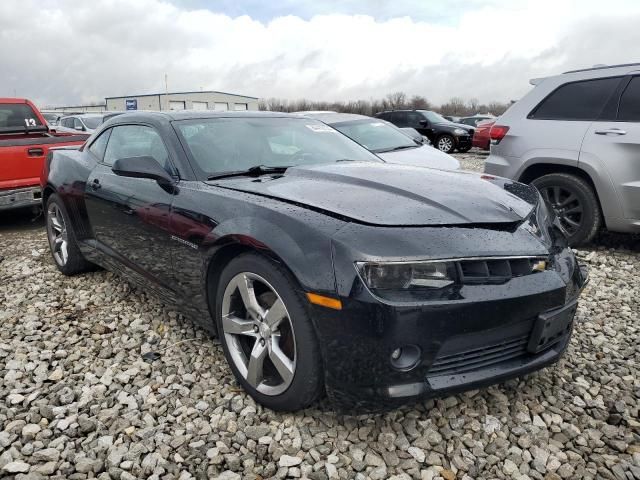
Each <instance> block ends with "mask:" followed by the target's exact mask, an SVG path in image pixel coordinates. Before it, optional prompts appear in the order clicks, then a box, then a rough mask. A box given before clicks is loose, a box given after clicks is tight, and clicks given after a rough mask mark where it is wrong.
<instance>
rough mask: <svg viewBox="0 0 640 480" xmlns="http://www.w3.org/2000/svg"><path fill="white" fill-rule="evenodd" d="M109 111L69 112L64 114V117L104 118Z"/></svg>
mask: <svg viewBox="0 0 640 480" xmlns="http://www.w3.org/2000/svg"><path fill="white" fill-rule="evenodd" d="M108 113H109V112H102V113H67V114H65V115H64V117H78V118H102V117H104V116H105V115H107V114H108ZM64 117H63V118H64Z"/></svg>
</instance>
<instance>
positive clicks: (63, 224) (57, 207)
mask: <svg viewBox="0 0 640 480" xmlns="http://www.w3.org/2000/svg"><path fill="white" fill-rule="evenodd" d="M45 221H46V225H47V239H48V240H49V248H50V250H51V256H52V257H53V261H54V262H55V264H56V267H58V270H60V272H62V273H63V274H65V275H67V276H71V275H75V274H77V273H82V272H87V271H89V270H91V269H92V268H93V264H92V263H91V262H88V261H87V260H86V259H85V258H84V256H83V255H82V252H81V251H80V248H79V247H78V241H77V240H76V235H75V231H74V229H73V225H72V223H71V218H70V217H69V214H68V213H67V209H66V208H65V206H64V203H63V202H62V199H61V198H60V197H59V196H58V194H56V193H53V194H51V196H49V198H48V199H47V205H46V207H45Z"/></svg>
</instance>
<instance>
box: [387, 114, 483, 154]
mask: <svg viewBox="0 0 640 480" xmlns="http://www.w3.org/2000/svg"><path fill="white" fill-rule="evenodd" d="M375 116H376V118H381V119H383V120H386V121H388V122H391V123H393V124H394V125H395V126H396V127H401V128H402V127H410V128H415V129H416V130H417V131H418V132H420V133H421V134H422V135H424V136H425V137H427V138H428V139H429V141H430V142H431V143H432V144H433V146H434V147H436V148H437V149H438V150H440V151H442V152H444V153H452V152H453V151H454V150H456V149H457V150H458V151H459V152H468V151H469V150H470V149H471V139H472V138H473V128H471V127H468V126H466V125H458V124H455V123H451V122H450V121H449V120H447V119H445V118H444V117H442V116H441V115H440V114H438V113H436V112H432V111H429V110H390V111H386V112H379V113H376V115H375Z"/></svg>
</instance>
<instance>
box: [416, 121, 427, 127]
mask: <svg viewBox="0 0 640 480" xmlns="http://www.w3.org/2000/svg"><path fill="white" fill-rule="evenodd" d="M418 123H419V124H420V126H421V127H428V126H429V121H428V120H420V121H419V122H418Z"/></svg>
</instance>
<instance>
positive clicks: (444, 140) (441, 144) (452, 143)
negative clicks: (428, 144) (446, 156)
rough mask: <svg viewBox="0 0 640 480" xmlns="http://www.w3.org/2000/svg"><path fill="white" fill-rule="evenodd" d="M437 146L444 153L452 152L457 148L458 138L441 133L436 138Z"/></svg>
mask: <svg viewBox="0 0 640 480" xmlns="http://www.w3.org/2000/svg"><path fill="white" fill-rule="evenodd" d="M436 148H437V149H438V150H440V151H441V152H444V153H451V152H453V151H454V150H455V148H456V140H455V138H453V137H452V136H451V135H440V136H439V137H438V139H437V140H436Z"/></svg>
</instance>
